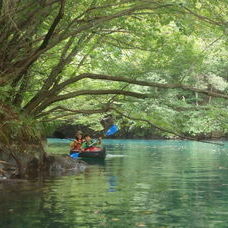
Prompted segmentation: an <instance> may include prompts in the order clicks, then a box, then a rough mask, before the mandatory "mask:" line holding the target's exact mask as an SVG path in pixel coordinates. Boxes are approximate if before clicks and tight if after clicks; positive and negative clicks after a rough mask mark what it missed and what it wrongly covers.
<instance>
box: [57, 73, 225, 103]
mask: <svg viewBox="0 0 228 228" xmlns="http://www.w3.org/2000/svg"><path fill="white" fill-rule="evenodd" d="M84 78H90V79H98V80H108V81H117V82H127V83H129V84H134V85H141V86H148V87H157V88H164V89H183V90H188V91H193V92H198V93H203V94H206V95H208V96H212V97H219V98H224V99H228V95H227V94H224V93H217V92H213V91H209V90H204V89H198V88H195V87H191V86H188V85H183V84H162V83H157V82H148V81H142V80H136V79H131V78H126V77H122V76H110V75H102V74H91V73H84V74H81V75H79V76H76V77H74V78H70V79H68V80H66V81H64V82H62V83H60V84H59V85H58V86H57V87H56V90H59V91H61V90H62V89H64V88H65V87H66V86H67V85H69V84H72V83H74V82H77V81H79V80H81V79H84Z"/></svg>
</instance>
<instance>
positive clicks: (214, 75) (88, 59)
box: [0, 0, 228, 140]
mask: <svg viewBox="0 0 228 228" xmlns="http://www.w3.org/2000/svg"><path fill="white" fill-rule="evenodd" d="M7 4H9V3H7ZM7 4H6V2H5V3H4V4H3V5H2V6H1V13H0V16H1V17H0V20H1V22H2V24H3V26H2V27H0V31H1V34H3V35H0V40H2V41H4V42H3V45H2V46H1V47H0V53H1V55H0V57H1V59H3V60H4V61H2V63H1V64H0V85H1V83H2V84H3V87H0V99H1V102H2V103H4V104H6V103H7V104H12V105H13V106H15V109H16V110H17V113H18V114H19V116H20V118H19V120H9V122H7V126H8V127H9V129H11V130H10V132H9V133H7V134H5V133H4V135H3V133H1V135H2V136H1V137H2V138H7V137H13V138H15V137H16V136H18V135H22V138H26V137H28V139H29V140H30V139H31V140H32V138H33V137H34V138H40V137H41V135H42V134H43V133H42V132H44V134H50V132H51V131H53V129H54V128H55V126H56V124H57V125H58V122H55V121H61V122H65V121H68V122H72V123H78V124H85V125H91V127H92V128H93V129H99V130H100V127H101V126H100V124H99V119H100V118H101V117H102V115H104V114H93V115H89V114H88V113H86V112H85V114H83V113H80V114H78V112H77V111H79V110H97V109H102V108H104V107H105V106H106V105H107V103H108V102H109V103H111V104H112V106H114V107H115V108H118V109H120V110H122V111H124V112H125V113H127V114H129V115H130V116H132V117H133V118H136V119H137V118H143V119H146V120H148V121H150V122H151V123H154V124H155V125H157V126H160V127H161V128H163V129H166V130H167V131H168V132H169V131H171V130H172V131H175V132H177V133H181V134H186V135H192V136H197V135H205V134H208V135H209V134H211V133H212V132H215V131H216V132H218V131H219V132H222V134H225V133H226V132H227V131H228V130H227V123H226V119H225V118H226V117H227V116H226V112H227V101H226V100H225V99H219V98H213V97H209V96H206V95H205V94H202V93H196V92H192V91H191V90H184V91H183V90H181V89H178V88H176V89H164V88H156V87H142V86H138V85H131V84H128V83H125V82H113V81H105V80H94V79H83V80H78V81H74V82H72V83H66V82H68V81H69V80H72V79H73V78H75V77H76V76H78V75H81V74H83V73H88V72H89V73H96V74H106V75H112V76H124V77H127V78H131V79H133V78H134V79H138V80H144V81H149V82H155V83H163V84H184V85H186V86H188V87H193V88H196V89H205V90H209V91H214V92H221V93H224V94H227V91H228V84H227V72H228V71H227V69H228V65H227V61H226V60H227V57H228V54H227V53H228V52H227V38H226V32H227V23H226V21H227V15H228V14H227V13H226V12H227V8H226V7H225V6H226V1H225V0H220V1H213V0H206V1H203V2H202V1H198V0H189V1H187V0H179V1H166V0H162V1H157V2H156V1H138V0H137V1H126V2H125V1H124V2H122V1H119V0H115V1H112V2H110V1H107V0H98V1H93V0H80V1H77V2H76V1H73V0H70V1H66V4H65V8H64V16H63V18H61V19H60V20H59V22H58V24H57V25H56V27H55V28H53V22H54V21H56V20H57V17H58V16H57V15H58V13H59V10H60V9H61V8H60V2H58V1H57V2H53V3H50V4H47V3H45V1H40V2H34V1H32V0H31V1H27V2H23V1H18V2H15V3H12V6H14V7H17V9H18V11H15V10H14V9H15V8H13V7H11V11H10V13H11V14H10V15H11V17H10V20H9V18H8V16H7V15H8V13H7V14H6V13H5V12H8V11H7V10H9V9H10V6H11V5H10V4H9V5H7ZM13 4H14V5H13ZM27 4H30V5H29V7H27V8H26V6H28V5H27ZM52 29H53V33H52V34H51V36H50V39H49V40H48V42H46V38H47V36H46V35H47V34H49V33H51V31H52ZM45 37H46V38H45ZM44 43H46V44H45V45H46V46H45V48H43V49H42V45H43V44H44ZM33 60H34V61H33ZM3 79H4V80H6V82H5V81H4V80H3ZM1 80H2V81H1ZM4 83H5V84H4ZM64 83H66V85H65V86H63V87H61V85H62V84H64ZM59 87H61V88H59ZM104 89H106V90H118V91H119V90H127V91H134V92H138V93H148V94H151V98H150V99H146V100H139V99H136V98H128V97H127V96H124V95H116V96H115V95H113V94H106V95H99V96H98V95H91V94H86V95H84V96H75V97H74V96H73V97H70V99H68V98H67V99H66V100H64V99H63V100H61V99H60V100H58V99H57V100H56V101H55V99H56V98H59V97H61V96H64V95H67V94H71V93H74V92H75V91H84V92H85V91H88V90H97V91H100V90H104ZM18 98H21V101H20V99H18ZM18 100H19V101H18ZM52 101H53V102H52ZM57 106H62V107H64V108H65V110H64V109H55V108H56V107H57ZM50 110H54V111H50ZM67 110H68V111H67ZM72 110H74V111H75V110H76V111H75V112H74V111H72ZM91 113H92V112H91ZM35 119H38V121H40V123H39V122H38V121H37V120H35ZM48 121H49V122H51V124H43V123H46V122H48ZM118 121H119V123H120V124H122V125H123V128H124V127H126V128H127V127H128V128H129V127H131V126H127V125H128V124H129V122H127V124H126V123H124V124H123V122H125V121H126V120H125V119H124V118H120V119H119V120H118ZM125 125H126V126H125ZM130 125H132V128H140V127H144V128H146V127H148V124H147V123H146V122H144V123H142V122H141V121H133V122H132V123H131V122H130ZM161 134H165V135H166V136H167V135H168V136H169V135H170V133H167V132H166V133H161ZM6 135H7V137H6ZM4 140H5V139H4Z"/></svg>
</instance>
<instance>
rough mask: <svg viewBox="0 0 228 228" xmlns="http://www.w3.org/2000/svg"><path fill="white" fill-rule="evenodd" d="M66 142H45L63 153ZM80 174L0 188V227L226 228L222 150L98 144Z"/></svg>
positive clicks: (226, 165)
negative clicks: (101, 152) (96, 158)
mask: <svg viewBox="0 0 228 228" xmlns="http://www.w3.org/2000/svg"><path fill="white" fill-rule="evenodd" d="M68 144H69V143H68V142H67V141H64V140H57V139H52V140H49V145H50V146H49V151H51V152H55V153H66V152H67V151H68ZM105 144H106V147H107V152H108V156H107V158H106V160H105V162H104V163H100V164H99V163H97V164H93V165H91V166H90V167H89V169H88V170H87V171H86V172H85V173H81V174H78V175H70V176H62V177H55V178H49V179H44V180H40V181H30V182H28V183H23V182H22V183H18V184H16V185H15V184H11V185H7V186H6V185H3V184H0V227H13V228H14V227H15V228H17V227H20V228H23V227H32V228H35V227H53V228H57V227H61V228H62V227H63V228H65V227H85V228H87V227H107V228H112V227H116V228H121V227H123V228H127V227H162V228H164V227H205V228H207V227H209V228H210V227H211V228H212V227H216V228H217V227H228V143H227V142H226V145H225V147H220V146H215V145H210V144H203V143H197V142H190V141H164V140H150V141H143V140H106V141H105Z"/></svg>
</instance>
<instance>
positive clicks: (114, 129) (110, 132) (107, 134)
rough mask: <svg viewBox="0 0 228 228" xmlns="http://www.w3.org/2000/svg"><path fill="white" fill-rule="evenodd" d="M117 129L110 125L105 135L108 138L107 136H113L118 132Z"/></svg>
mask: <svg viewBox="0 0 228 228" xmlns="http://www.w3.org/2000/svg"><path fill="white" fill-rule="evenodd" d="M118 130H119V129H118V127H117V126H116V125H112V126H111V127H110V128H109V129H108V130H107V131H106V132H105V135H106V136H109V135H113V134H115V133H116V132H117V131H118Z"/></svg>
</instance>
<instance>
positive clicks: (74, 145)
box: [70, 131, 84, 151]
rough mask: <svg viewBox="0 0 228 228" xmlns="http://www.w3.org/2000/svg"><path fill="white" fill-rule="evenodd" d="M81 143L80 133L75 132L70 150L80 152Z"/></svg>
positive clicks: (82, 140)
mask: <svg viewBox="0 0 228 228" xmlns="http://www.w3.org/2000/svg"><path fill="white" fill-rule="evenodd" d="M83 142H84V139H83V137H82V132H81V131H77V133H76V134H75V140H74V141H73V142H72V143H71V144H70V150H71V151H81V149H82V144H83Z"/></svg>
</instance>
